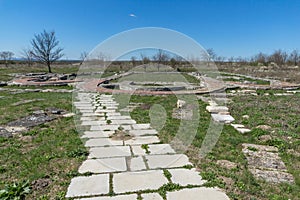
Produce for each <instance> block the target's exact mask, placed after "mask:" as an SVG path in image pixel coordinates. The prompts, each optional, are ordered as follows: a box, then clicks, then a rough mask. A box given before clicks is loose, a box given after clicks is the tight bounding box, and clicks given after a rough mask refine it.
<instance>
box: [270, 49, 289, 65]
mask: <svg viewBox="0 0 300 200" xmlns="http://www.w3.org/2000/svg"><path fill="white" fill-rule="evenodd" d="M287 58H288V54H287V53H286V52H285V51H282V50H281V49H279V50H275V51H274V53H273V54H271V55H270V57H269V61H271V62H274V63H276V64H277V65H283V64H285V63H286V61H287Z"/></svg>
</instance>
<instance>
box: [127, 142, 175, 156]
mask: <svg viewBox="0 0 300 200" xmlns="http://www.w3.org/2000/svg"><path fill="white" fill-rule="evenodd" d="M148 147H149V151H150V153H149V154H150V155H155V154H174V153H175V151H174V149H173V148H172V147H171V145H169V144H150V145H148ZM132 152H133V154H134V155H149V154H147V153H146V151H145V149H143V148H142V147H141V146H132Z"/></svg>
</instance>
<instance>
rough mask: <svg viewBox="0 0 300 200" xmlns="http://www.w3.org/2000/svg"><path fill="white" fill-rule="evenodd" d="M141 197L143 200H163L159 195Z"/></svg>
mask: <svg viewBox="0 0 300 200" xmlns="http://www.w3.org/2000/svg"><path fill="white" fill-rule="evenodd" d="M141 196H142V198H143V200H163V198H162V197H161V196H160V195H159V194H158V193H149V194H142V195H141Z"/></svg>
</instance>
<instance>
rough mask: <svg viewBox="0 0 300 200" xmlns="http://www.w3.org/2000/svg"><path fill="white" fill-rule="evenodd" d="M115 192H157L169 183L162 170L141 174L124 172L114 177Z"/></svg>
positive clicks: (142, 172)
mask: <svg viewBox="0 0 300 200" xmlns="http://www.w3.org/2000/svg"><path fill="white" fill-rule="evenodd" d="M113 183H114V192H116V193H124V192H135V191H140V190H148V189H150V190H157V189H158V188H160V187H161V186H162V185H164V184H166V183H168V180H167V178H166V177H165V176H164V175H163V172H162V170H151V171H141V172H124V173H118V174H114V175H113Z"/></svg>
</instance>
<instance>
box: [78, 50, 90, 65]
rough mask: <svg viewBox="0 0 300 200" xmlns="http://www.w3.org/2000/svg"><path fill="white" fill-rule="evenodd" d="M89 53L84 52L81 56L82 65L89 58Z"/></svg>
mask: <svg viewBox="0 0 300 200" xmlns="http://www.w3.org/2000/svg"><path fill="white" fill-rule="evenodd" d="M88 55H89V54H88V52H86V51H84V52H82V53H81V54H80V60H81V63H83V61H84V60H85V59H86V58H87V57H88Z"/></svg>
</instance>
